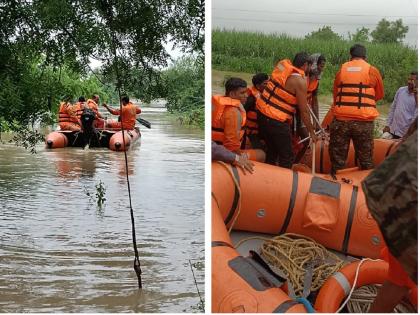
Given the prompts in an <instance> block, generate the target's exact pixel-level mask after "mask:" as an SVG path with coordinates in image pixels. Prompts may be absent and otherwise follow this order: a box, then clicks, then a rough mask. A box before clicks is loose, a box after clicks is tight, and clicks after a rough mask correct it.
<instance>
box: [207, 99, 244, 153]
mask: <svg viewBox="0 0 420 315" xmlns="http://www.w3.org/2000/svg"><path fill="white" fill-rule="evenodd" d="M211 105H212V110H211V139H212V140H213V141H215V142H216V143H218V144H222V145H223V142H224V140H225V134H224V129H225V122H224V119H223V114H224V112H225V109H226V107H227V106H231V107H236V108H237V109H238V112H239V113H240V119H241V124H240V129H239V130H238V132H239V141H242V138H243V136H244V133H245V124H246V112H245V110H244V109H242V108H241V102H240V101H239V100H235V99H233V98H230V97H227V96H222V95H213V96H212V98H211ZM238 119H239V116H238Z"/></svg>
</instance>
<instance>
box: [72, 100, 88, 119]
mask: <svg viewBox="0 0 420 315" xmlns="http://www.w3.org/2000/svg"><path fill="white" fill-rule="evenodd" d="M85 108H86V103H85V102H77V103H76V104H74V105H73V113H74V115H75V116H76V117H77V119H81V118H82V113H83V110H84V109H85Z"/></svg>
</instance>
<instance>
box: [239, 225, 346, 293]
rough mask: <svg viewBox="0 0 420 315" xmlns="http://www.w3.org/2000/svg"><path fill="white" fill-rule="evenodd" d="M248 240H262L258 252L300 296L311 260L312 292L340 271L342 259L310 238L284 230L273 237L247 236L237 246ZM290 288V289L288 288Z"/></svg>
mask: <svg viewBox="0 0 420 315" xmlns="http://www.w3.org/2000/svg"><path fill="white" fill-rule="evenodd" d="M250 239H262V240H264V243H263V244H262V245H261V249H260V250H261V255H262V256H263V257H264V258H265V259H266V261H267V262H268V263H269V264H270V265H272V266H275V267H277V268H278V269H280V270H282V271H283V272H284V273H285V274H286V276H287V278H288V279H289V280H290V282H291V283H292V285H293V289H294V291H295V294H296V296H302V293H303V288H304V278H305V274H306V270H307V266H308V265H309V264H311V263H313V264H314V265H313V275H312V283H311V291H312V292H313V291H317V290H319V289H320V288H321V287H322V285H323V284H324V282H325V281H326V280H327V279H328V277H330V276H331V275H333V274H334V273H336V272H337V271H338V270H340V269H341V268H342V267H343V265H344V261H343V260H342V259H341V258H339V257H338V256H337V255H335V254H333V253H331V252H329V251H328V250H327V249H326V248H325V247H324V246H322V245H320V244H318V243H316V242H315V241H314V240H313V239H311V238H309V237H306V236H303V235H298V234H293V233H286V234H283V235H280V236H276V237H274V238H271V239H270V238H264V237H250V238H247V239H243V240H242V241H240V242H239V243H238V244H236V246H235V247H236V248H237V247H238V246H239V245H241V244H242V243H244V242H246V241H248V240H250ZM288 289H289V290H290V289H291V288H288Z"/></svg>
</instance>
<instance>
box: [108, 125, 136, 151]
mask: <svg viewBox="0 0 420 315" xmlns="http://www.w3.org/2000/svg"><path fill="white" fill-rule="evenodd" d="M140 136H141V134H140V129H139V128H135V129H132V130H124V136H123V132H122V131H118V132H116V133H115V134H114V135H113V136H112V137H111V139H110V140H109V148H110V149H111V150H113V151H124V150H125V151H127V150H128V149H129V148H130V146H132V145H133V144H134V142H136V141H137V140H138V139H139V138H140Z"/></svg>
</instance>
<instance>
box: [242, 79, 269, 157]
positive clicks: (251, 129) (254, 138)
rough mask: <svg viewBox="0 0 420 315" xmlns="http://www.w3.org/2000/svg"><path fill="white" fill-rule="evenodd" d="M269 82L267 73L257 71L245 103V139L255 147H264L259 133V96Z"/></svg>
mask: <svg viewBox="0 0 420 315" xmlns="http://www.w3.org/2000/svg"><path fill="white" fill-rule="evenodd" d="M267 82H268V75H267V74H266V73H257V74H256V75H254V76H253V77H252V86H251V87H249V88H248V98H247V99H246V102H245V104H244V108H245V111H246V130H245V136H244V139H248V140H249V145H250V147H251V148H253V149H263V147H264V145H263V144H262V143H261V138H260V136H259V134H258V122H257V108H256V104H257V98H259V97H260V95H261V93H262V92H263V90H264V87H265V86H266V84H267Z"/></svg>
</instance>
